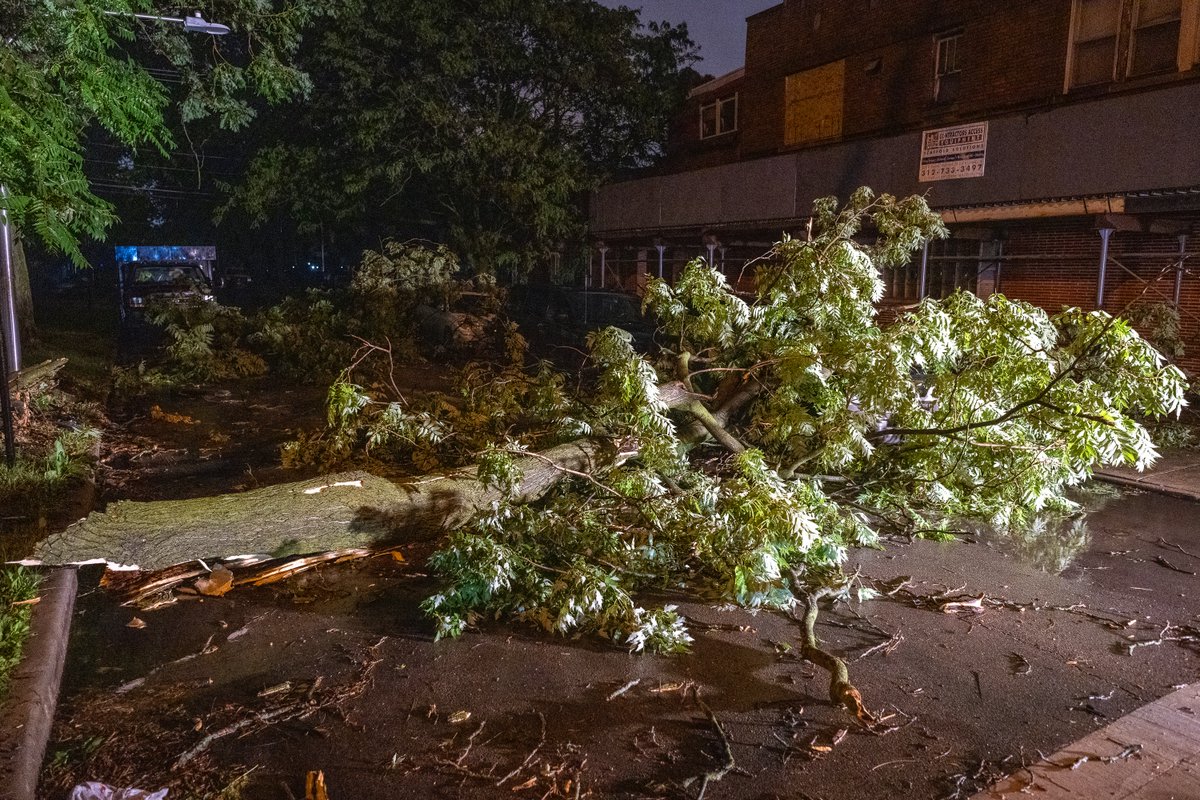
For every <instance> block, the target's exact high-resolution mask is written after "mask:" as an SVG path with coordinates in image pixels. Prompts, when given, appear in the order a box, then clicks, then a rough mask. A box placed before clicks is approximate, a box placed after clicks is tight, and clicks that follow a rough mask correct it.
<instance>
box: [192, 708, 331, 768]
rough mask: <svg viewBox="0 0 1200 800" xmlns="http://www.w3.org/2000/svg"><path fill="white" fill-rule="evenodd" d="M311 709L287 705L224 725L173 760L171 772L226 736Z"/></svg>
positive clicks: (284, 719)
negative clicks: (256, 724)
mask: <svg viewBox="0 0 1200 800" xmlns="http://www.w3.org/2000/svg"><path fill="white" fill-rule="evenodd" d="M311 710H312V709H311V708H310V706H309V705H308V704H307V703H289V704H288V705H286V706H282V707H281V708H276V709H272V710H271V711H263V712H261V713H258V714H255V715H254V716H252V717H247V718H246V719H240V720H238V721H237V722H234V723H231V724H229V725H226V726H225V727H224V728H220V729H218V730H215V731H213V732H212V733H210V734H208V735H207V736H205V737H204V738H203V739H201V740H200V741H199V742H198V743H197V744H196V745H195V746H194V747H192V749H190V750H188V751H187V752H186V753H184V754H183V755H181V756H180V757H179V758H177V759H175V763H174V764H172V765H171V771H172V772H174V771H175V770H178V769H181V768H183V767H186V766H187V765H188V763H189V762H191V761H192V760H193V759H195V758H196V756H198V755H200V754H201V753H203V752H204V751H206V750H208V748H209V747H211V746H212V745H213V743H214V742H216V741H218V740H220V739H224V738H225V737H226V736H231V735H233V734H235V733H237V732H238V731H241V730H244V729H246V728H248V727H250V726H251V725H253V724H255V723H261V724H262V725H270V724H272V723H276V722H284V721H287V720H289V719H292V718H294V717H298V716H300V715H301V714H303V713H304V712H306V711H311Z"/></svg>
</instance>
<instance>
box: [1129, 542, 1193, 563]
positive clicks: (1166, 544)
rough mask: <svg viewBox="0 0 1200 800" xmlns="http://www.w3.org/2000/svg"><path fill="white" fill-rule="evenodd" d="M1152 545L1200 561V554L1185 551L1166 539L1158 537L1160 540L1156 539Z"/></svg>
mask: <svg viewBox="0 0 1200 800" xmlns="http://www.w3.org/2000/svg"><path fill="white" fill-rule="evenodd" d="M1142 541H1143V542H1144V541H1146V540H1145V539H1142ZM1151 544H1156V545H1158V546H1159V547H1161V548H1163V549H1164V550H1174V551H1175V552H1177V553H1183V554H1184V555H1185V556H1188V557H1189V558H1195V559H1197V560H1200V553H1193V552H1192V551H1191V550H1184V549H1183V548H1182V547H1180V546H1179V545H1177V544H1175V543H1174V542H1168V541H1167V540H1166V539H1164V538H1163V537H1161V536H1160V537H1158V539H1156V540H1155V541H1154V542H1151Z"/></svg>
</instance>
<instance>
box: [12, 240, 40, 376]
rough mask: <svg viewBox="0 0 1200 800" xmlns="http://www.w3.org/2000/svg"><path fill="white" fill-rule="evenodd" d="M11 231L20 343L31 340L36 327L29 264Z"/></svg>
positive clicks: (13, 366)
mask: <svg viewBox="0 0 1200 800" xmlns="http://www.w3.org/2000/svg"><path fill="white" fill-rule="evenodd" d="M16 234H17V232H16V231H15V230H14V231H13V283H14V286H13V291H14V293H15V294H16V297H17V325H19V326H20V330H21V341H24V342H27V341H29V340H30V339H32V338H33V335H34V333H35V332H36V331H37V327H36V325H35V324H34V319H33V289H32V287H31V286H30V283H29V264H28V262H27V261H26V260H25V248H24V247H23V246H22V245H21V237H20V236H18V235H16ZM20 367H21V365H20V364H13V365H12V368H13V369H19V368H20Z"/></svg>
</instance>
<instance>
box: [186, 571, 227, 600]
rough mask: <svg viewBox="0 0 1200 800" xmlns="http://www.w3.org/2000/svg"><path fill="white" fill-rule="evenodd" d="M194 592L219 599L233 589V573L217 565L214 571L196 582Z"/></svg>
mask: <svg viewBox="0 0 1200 800" xmlns="http://www.w3.org/2000/svg"><path fill="white" fill-rule="evenodd" d="M195 586H196V591H197V592H199V593H200V594H202V595H205V596H207V597H221V596H223V595H225V594H226V593H227V592H228V591H229V590H230V589H232V588H233V573H232V572H230V571H229V570H228V569H226V568H225V567H223V566H221V565H220V564H217V566H216V569H214V570H213V571H212V572H210V573H208V575H207V576H205V577H203V578H198V579H197V580H196V584H195Z"/></svg>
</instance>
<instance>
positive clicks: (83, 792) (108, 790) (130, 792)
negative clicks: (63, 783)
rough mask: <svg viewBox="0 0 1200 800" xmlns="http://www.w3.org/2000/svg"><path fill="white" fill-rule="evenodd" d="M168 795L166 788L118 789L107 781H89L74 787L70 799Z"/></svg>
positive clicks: (134, 799)
mask: <svg viewBox="0 0 1200 800" xmlns="http://www.w3.org/2000/svg"><path fill="white" fill-rule="evenodd" d="M166 796H167V790H166V789H159V790H158V791H157V792H148V791H146V790H145V789H134V788H132V787H127V788H124V789H117V788H115V787H112V786H109V785H108V784H107V783H99V782H98V781H88V782H87V783H81V784H79V785H78V786H76V787H75V788H74V789H72V790H71V795H70V797H69V798H68V800H163V799H164V798H165V797H166Z"/></svg>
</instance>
